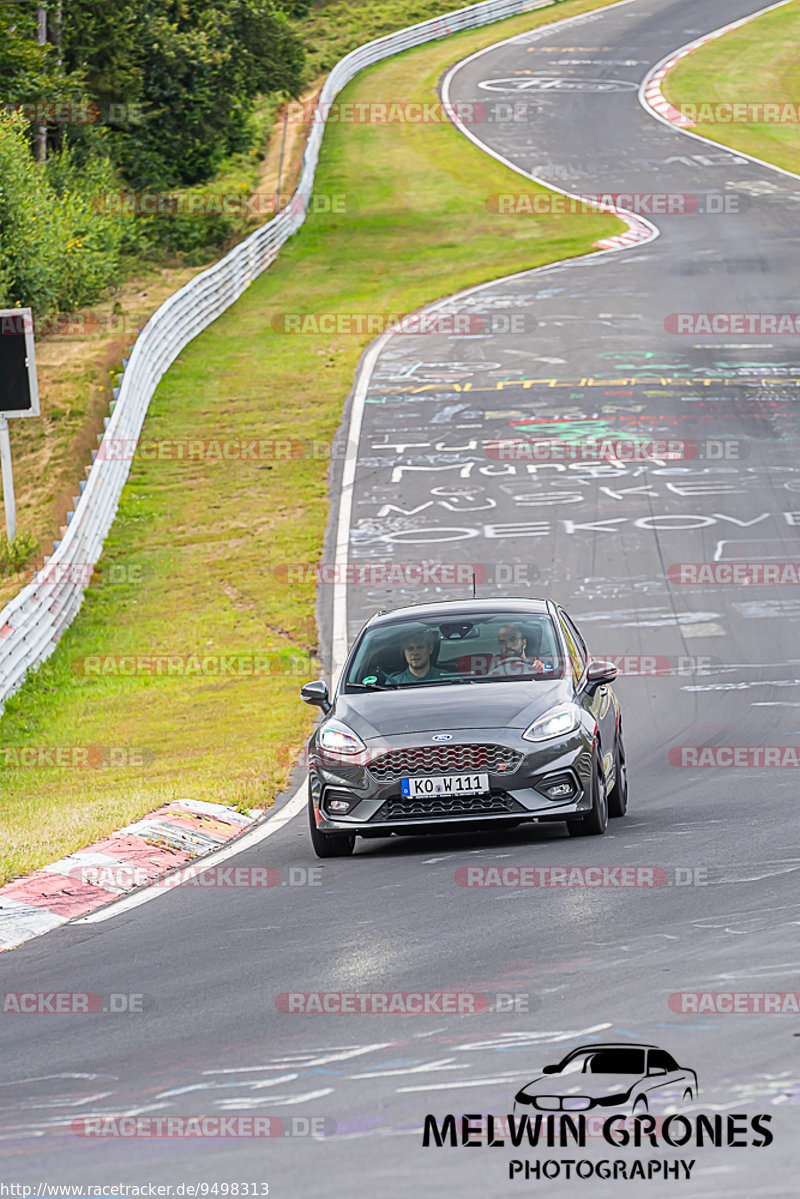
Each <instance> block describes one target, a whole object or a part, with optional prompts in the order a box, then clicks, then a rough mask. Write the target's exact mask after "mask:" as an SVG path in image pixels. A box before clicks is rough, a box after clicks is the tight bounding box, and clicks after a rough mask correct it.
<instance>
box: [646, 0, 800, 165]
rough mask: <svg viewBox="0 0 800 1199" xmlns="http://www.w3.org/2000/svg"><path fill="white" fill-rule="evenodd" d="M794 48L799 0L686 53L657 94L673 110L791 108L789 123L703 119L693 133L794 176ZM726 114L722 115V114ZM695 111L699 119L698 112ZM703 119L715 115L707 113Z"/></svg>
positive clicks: (798, 38)
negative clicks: (738, 106)
mask: <svg viewBox="0 0 800 1199" xmlns="http://www.w3.org/2000/svg"><path fill="white" fill-rule="evenodd" d="M798 44H800V0H795V3H793V4H788V5H787V6H786V7H785V8H779V9H776V10H775V11H774V12H771V13H767V14H766V15H765V16H763V17H758V18H756V19H755V20H754V21H749V22H748V23H747V24H746V25H743V26H742V27H741V29H735V30H733V31H732V32H731V33H726V34H724V35H723V36H722V37H720V38H717V40H716V41H713V42H709V43H708V45H706V46H702V47H701V48H700V49H699V50H695V51H693V52H692V53H691V54H689V55H687V57H686V58H685V59H684V60H683V61H682V62H680V63H679V64H678V65H677V66H676V67H675V68H674V69H673V70H672V71H670V73H669V75H668V76H667V78H666V80H665V81H664V86H663V89H662V90H663V92H664V95H665V96H666V97H667V99H668V100H669V102H670V103H671V104H674V105H675V107H676V108H683V106H684V105H687V104H696V105H717V104H720V103H724V104H728V103H741V102H742V101H744V102H746V103H747V104H748V105H762V104H764V103H770V104H779V105H781V106H784V105H789V106H791V109H793V111H794V114H795V115H794V119H793V120H792V121H789V122H786V121H784V122H783V123H782V122H781V121H780V120H774V119H771V120H769V121H747V122H745V123H735V124H734V123H732V122H731V121H729V120H713V119H703V120H700V121H698V123H697V126H696V129H695V130H693V132H697V133H700V134H702V136H703V137H708V138H711V140H712V141H715V142H721V143H722V144H723V145H725V146H730V147H732V148H733V149H735V150H744V151H745V153H747V154H752V155H754V156H755V157H756V158H763V159H764V160H765V161H767V162H772V163H775V165H776V166H779V167H784V168H785V169H786V170H787V171H795V172H797V173H800V138H799V137H798V124H797V115H796V114H797V112H798V110H799V109H800V59H798V55H797V46H798ZM708 111H709V110H706V112H708ZM727 111H728V110H723V113H725V114H726V115H727ZM782 111H786V110H784V109H783V108H782ZM751 112H752V110H751ZM699 113H700V115H702V114H703V110H702V109H700V110H699ZM709 115H710V116H712V115H716V113H715V112H714V110H712V111H711V113H709ZM743 115H750V113H747V114H743ZM755 115H758V116H762V115H765V114H764V112H763V109H757V110H756V112H755Z"/></svg>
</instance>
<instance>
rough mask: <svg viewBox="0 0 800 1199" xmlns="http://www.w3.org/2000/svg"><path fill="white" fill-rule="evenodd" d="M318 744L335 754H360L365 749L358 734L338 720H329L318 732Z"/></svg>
mask: <svg viewBox="0 0 800 1199" xmlns="http://www.w3.org/2000/svg"><path fill="white" fill-rule="evenodd" d="M319 744H320V745H321V747H322V748H323V749H327V750H330V751H331V753H335V754H361V753H364V752H365V751H366V748H367V747H366V745H365V744H364V742H363V741H362V740H361V738H360V737H359V735H358V733H354V732H353V730H352V729H349V728H348V727H347V725H346V724H342V722H341V721H340V720H329V721H328V723H327V724H326V725H325V727H324V728H323V729H321V730H320V734H319Z"/></svg>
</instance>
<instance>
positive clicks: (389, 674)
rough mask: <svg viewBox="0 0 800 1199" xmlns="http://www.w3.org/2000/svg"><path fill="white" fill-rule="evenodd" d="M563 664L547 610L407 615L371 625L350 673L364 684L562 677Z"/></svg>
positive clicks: (352, 680)
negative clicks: (415, 617) (424, 616)
mask: <svg viewBox="0 0 800 1199" xmlns="http://www.w3.org/2000/svg"><path fill="white" fill-rule="evenodd" d="M563 672H564V663H563V661H562V660H561V656H560V653H559V649H558V641H557V639H556V635H555V629H554V628H553V622H552V621H551V619H550V617H549V616H548V615H547V613H546V612H542V613H541V614H536V613H534V614H533V615H527V614H526V615H525V616H520V615H518V614H515V615H509V614H508V613H507V612H502V611H500V612H497V613H496V614H491V615H484V616H480V617H473V618H469V617H457V616H456V617H454V616H450V617H444V616H442V617H441V618H436V619H430V618H428V619H426V620H425V621H424V622H423V621H419V620H411V619H409V620H403V621H396V622H392V623H391V624H384V625H380V626H377V627H375V628H372V629H368V630H367V631H366V633H365V634H364V637H363V639H362V641H361V643H360V644H359V646H358V650H357V652H356V654H355V656H354V658H353V661H352V665H351V667H350V670H349V671H348V674H347V681H346V685H347V687H348V688H350V687H353V688H355V689H357V690H360V689H365V690H369V689H375V690H382V689H384V688H386V689H389V690H393V689H396V688H397V689H399V688H401V687H415V686H433V685H446V684H448V683H450V684H457V683H497V682H507V681H509V680H512V679H516V680H520V681H528V682H531V681H533V680H536V679H552V678H561V677H562V675H563Z"/></svg>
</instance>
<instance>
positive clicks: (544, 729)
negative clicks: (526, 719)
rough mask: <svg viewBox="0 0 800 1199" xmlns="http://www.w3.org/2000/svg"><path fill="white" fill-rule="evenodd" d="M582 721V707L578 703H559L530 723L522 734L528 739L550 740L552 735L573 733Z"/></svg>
mask: <svg viewBox="0 0 800 1199" xmlns="http://www.w3.org/2000/svg"><path fill="white" fill-rule="evenodd" d="M580 722H581V716H580V708H579V707H578V706H577V705H576V704H559V705H558V707H557V708H550V709H549V711H547V712H545V714H544V716H540V717H538V719H537V720H534V722H533V724H529V725H528V727H527V728H526V730H525V732H524V733H523V734H522V736H523V738H524V739H525V740H526V741H549V739H550V738H551V737H563V736H564V734H565V733H571V732H572V731H573V729H576V728H577V727H578V725H579V724H580Z"/></svg>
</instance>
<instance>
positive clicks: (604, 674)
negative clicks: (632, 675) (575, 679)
mask: <svg viewBox="0 0 800 1199" xmlns="http://www.w3.org/2000/svg"><path fill="white" fill-rule="evenodd" d="M616 677H617V668H616V666H615V665H614V663H613V662H606V661H604V660H603V659H601V658H592V660H591V662H590V663H589V665H588V667H587V668H586V690H587V691H589V692H593V691H596V690H597V688H598V687H603V686H605V684H606V683H613V682H614V680H615V678H616Z"/></svg>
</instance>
